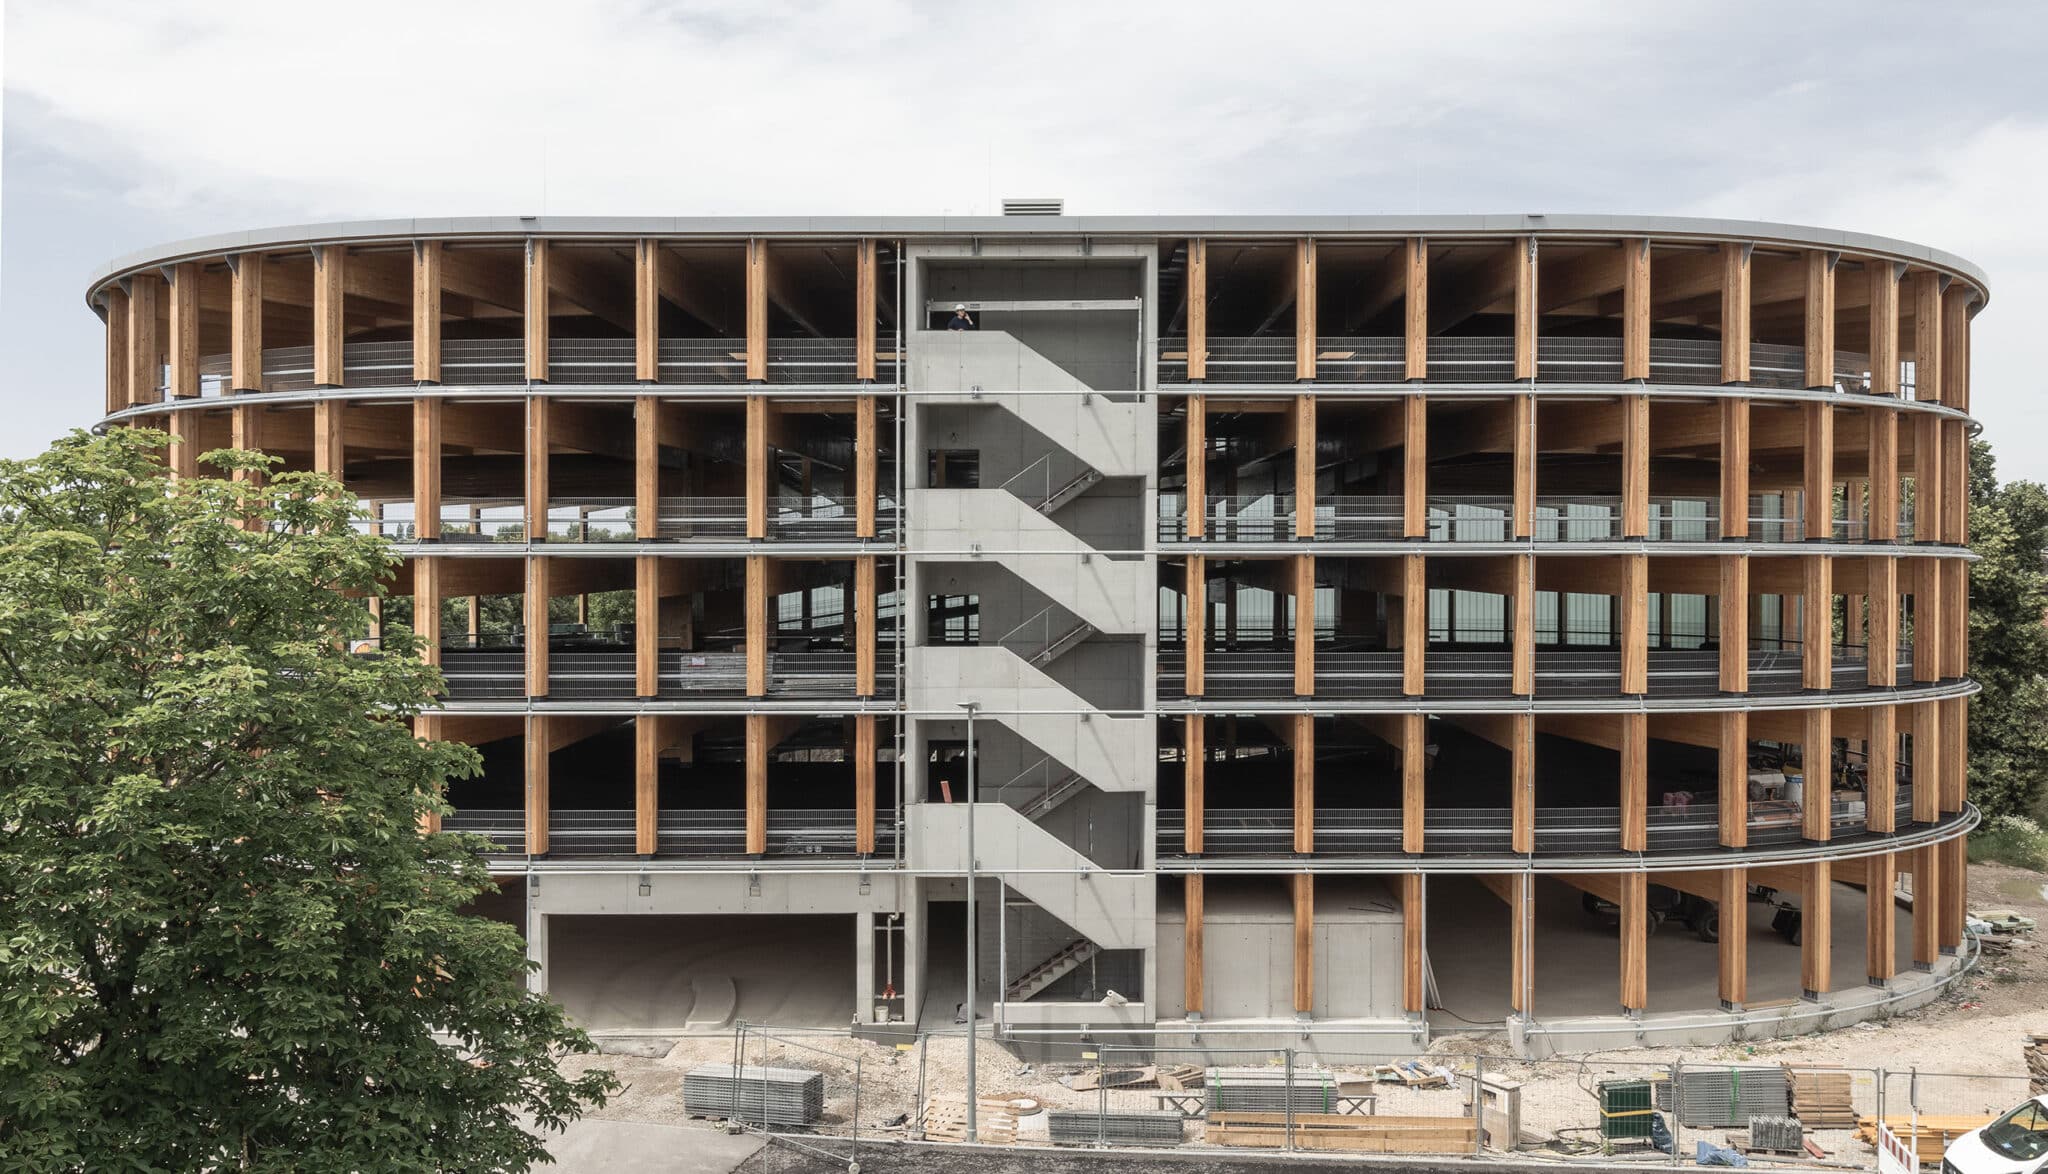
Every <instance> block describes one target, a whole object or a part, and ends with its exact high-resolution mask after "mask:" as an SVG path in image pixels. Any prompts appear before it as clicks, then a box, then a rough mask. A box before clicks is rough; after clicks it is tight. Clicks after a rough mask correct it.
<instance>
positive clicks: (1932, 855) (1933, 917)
mask: <svg viewBox="0 0 2048 1174" xmlns="http://www.w3.org/2000/svg"><path fill="white" fill-rule="evenodd" d="M1911 860H1912V870H1913V969H1915V970H1932V969H1934V964H1935V963H1936V962H1939V961H1941V891H1942V883H1941V845H1939V844H1929V845H1927V846H1926V847H1924V848H1915V849H1913V852H1912V856H1911Z"/></svg>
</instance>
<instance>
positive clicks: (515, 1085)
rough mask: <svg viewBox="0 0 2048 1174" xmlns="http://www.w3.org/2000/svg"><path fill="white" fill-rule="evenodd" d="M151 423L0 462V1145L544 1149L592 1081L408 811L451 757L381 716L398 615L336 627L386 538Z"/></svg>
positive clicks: (416, 811) (492, 1160)
mask: <svg viewBox="0 0 2048 1174" xmlns="http://www.w3.org/2000/svg"><path fill="white" fill-rule="evenodd" d="M166 440H167V438H166V437H165V436H163V435H162V434H161V433H155V432H145V431H131V430H127V429H117V430H115V431H113V432H112V433H111V434H110V435H108V436H105V437H98V438H95V437H89V436H87V435H85V434H83V433H74V434H72V435H71V436H70V437H68V438H66V439H63V440H61V441H59V442H58V443H57V444H56V445H55V446H54V447H52V448H51V449H50V450H49V451H48V452H47V453H45V454H44V455H42V456H40V457H38V458H35V459H33V460H29V461H24V462H17V461H5V462H0V730H4V731H5V734H4V737H0V1168H5V1169H7V1170H30V1171H40V1170H62V1171H72V1170H94V1171H98V1170H116V1169H118V1170H137V1171H144V1170H149V1171H154V1170H166V1171H188V1170H217V1169H247V1170H294V1171H358V1170H500V1169H504V1170H522V1169H526V1168H527V1167H528V1166H529V1165H531V1164H533V1163H534V1162H537V1161H544V1160H546V1151H545V1144H544V1141H543V1138H542V1137H541V1136H538V1135H537V1134H536V1133H534V1132H529V1130H528V1126H529V1125H531V1126H536V1127H538V1128H539V1129H541V1130H547V1129H559V1128H560V1127H561V1126H562V1125H564V1124H565V1123H566V1122H567V1121H569V1120H572V1119H574V1118H576V1117H577V1116H579V1115H580V1114H581V1113H582V1112H583V1110H584V1108H585V1107H586V1106H589V1105H593V1104H602V1103H603V1101H604V1099H605V1098H606V1096H607V1095H608V1094H609V1093H610V1092H612V1091H614V1090H615V1089H616V1088H617V1082H616V1081H615V1079H614V1078H613V1077H612V1076H611V1075H610V1074H609V1073H605V1072H598V1073H594V1074H591V1075H586V1076H583V1077H581V1078H579V1079H575V1080H570V1079H567V1078H566V1077H564V1076H563V1075H562V1074H561V1073H560V1072H559V1071H558V1070H557V1068H556V1064H555V1061H556V1060H557V1059H558V1058H559V1056H560V1055H561V1054H563V1053H564V1052H568V1051H588V1050H590V1046H591V1045H590V1042H589V1040H588V1039H587V1038H586V1037H585V1036H584V1035H583V1034H582V1033H581V1032H579V1031H577V1030H575V1029H573V1028H572V1027H571V1026H570V1025H569V1024H568V1023H567V1022H566V1020H565V1019H564V1017H563V1013H562V1011H561V1009H560V1008H559V1007H557V1006H556V1005H554V1004H553V1003H551V1002H549V1001H548V1000H546V999H545V998H542V997H540V996H537V995H534V994H532V993H530V992H528V991H527V989H526V986H525V981H524V975H525V972H526V969H527V964H526V959H525V952H524V948H523V947H522V945H521V943H520V940H519V937H518V935H517V934H516V933H515V932H514V931H513V929H512V928H511V927H509V926H506V925H504V924H502V923H494V922H491V921H487V920H484V919H481V918H477V917H471V916H467V915H465V914H464V913H463V912H462V910H463V908H464V906H466V905H467V904H468V903H469V902H471V901H472V900H473V899H474V898H476V897H477V896H478V895H479V894H481V893H485V892H488V891H490V890H491V888H492V880H491V878H490V876H489V874H488V873H487V871H486V869H485V867H484V865H483V863H482V861H481V860H480V858H479V857H478V856H477V855H476V852H475V850H474V847H475V845H474V844H473V843H472V842H471V841H468V840H465V839H463V838H461V837H455V836H450V835H431V836H425V835H421V834H420V831H419V827H420V820H421V817H422V816H424V815H426V814H427V813H429V812H431V811H436V810H442V809H445V804H444V801H443V799H442V787H443V784H444V781H445V780H446V778H447V777H449V776H450V775H462V774H467V773H470V772H473V771H474V770H475V769H476V768H477V759H476V756H475V753H474V752H473V751H471V750H470V749H469V748H467V747H464V746H459V745H452V744H445V743H423V742H419V741H416V740H415V739H414V738H413V737H412V735H411V732H410V727H409V724H408V721H407V719H408V718H409V717H411V716H412V715H413V714H415V713H417V712H418V711H419V710H420V708H421V707H422V706H423V705H426V704H428V703H429V702H430V699H431V698H432V696H433V695H434V693H435V692H436V690H437V688H438V685H439V681H438V677H437V674H435V673H434V672H433V671H432V670H431V669H429V668H427V667H426V666H425V665H423V664H422V663H421V662H420V659H419V657H418V656H417V655H416V654H415V653H416V649H415V648H414V647H413V646H412V645H411V642H410V639H409V637H407V636H406V635H405V634H404V633H403V632H400V633H399V634H397V635H396V636H395V637H394V638H393V640H392V641H391V642H390V643H389V644H388V645H387V646H386V651H385V653H384V654H383V655H376V656H359V655H350V654H349V653H347V652H346V651H344V650H343V646H342V642H343V638H344V637H346V636H349V635H353V634H356V633H358V632H360V631H361V625H362V622H363V618H362V617H363V610H362V606H361V604H360V602H359V601H358V600H352V599H350V598H347V597H346V596H347V595H362V594H367V593H370V592H373V591H374V590H375V588H376V586H377V584H378V583H379V582H380V580H382V579H383V578H385V577H386V576H387V575H388V574H389V573H390V571H391V568H392V566H393V563H394V560H393V558H392V556H391V555H390V553H389V551H388V549H387V548H386V547H385V545H384V544H383V542H382V541H381V540H378V539H373V538H366V537H363V536H360V535H356V534H354V533H352V532H351V530H350V528H349V526H348V520H349V518H350V516H351V514H352V513H353V512H354V511H355V509H356V506H355V503H354V501H353V500H352V499H350V498H349V497H348V496H347V494H345V493H344V492H342V490H341V487H340V486H339V485H338V484H337V483H336V482H334V481H332V480H331V479H328V478H324V477H318V476H314V475H310V474H300V473H278V474H275V475H274V476H271V477H270V478H268V482H267V484H259V483H257V482H258V481H260V480H261V479H247V480H228V479H219V478H213V477H207V478H199V479H191V480H182V481H178V482H175V483H173V482H169V481H167V480H166V479H165V478H164V477H163V476H162V475H161V473H162V469H161V465H160V464H159V463H158V458H159V456H160V454H161V451H162V446H163V445H164V443H165V442H166ZM205 459H206V461H207V462H208V463H209V465H210V466H211V467H214V468H219V469H223V470H228V469H236V468H239V469H244V470H257V469H261V468H263V467H265V465H266V464H267V459H266V458H263V457H260V456H255V455H252V454H246V453H240V454H238V453H225V452H223V453H213V454H208V455H207V457H206V458H205ZM230 519H246V520H247V521H246V523H245V524H243V525H239V526H238V525H236V524H235V523H234V522H232V521H230ZM443 1040H447V1041H452V1042H448V1043H444V1042H441V1041H443Z"/></svg>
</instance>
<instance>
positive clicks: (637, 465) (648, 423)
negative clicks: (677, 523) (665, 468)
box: [633, 395, 661, 542]
mask: <svg viewBox="0 0 2048 1174" xmlns="http://www.w3.org/2000/svg"><path fill="white" fill-rule="evenodd" d="M633 537H634V538H637V539H639V540H640V541H642V542H650V541H653V540H654V539H656V538H659V537H661V400H659V399H658V398H656V397H654V396H651V395H637V396H634V397H633Z"/></svg>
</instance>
